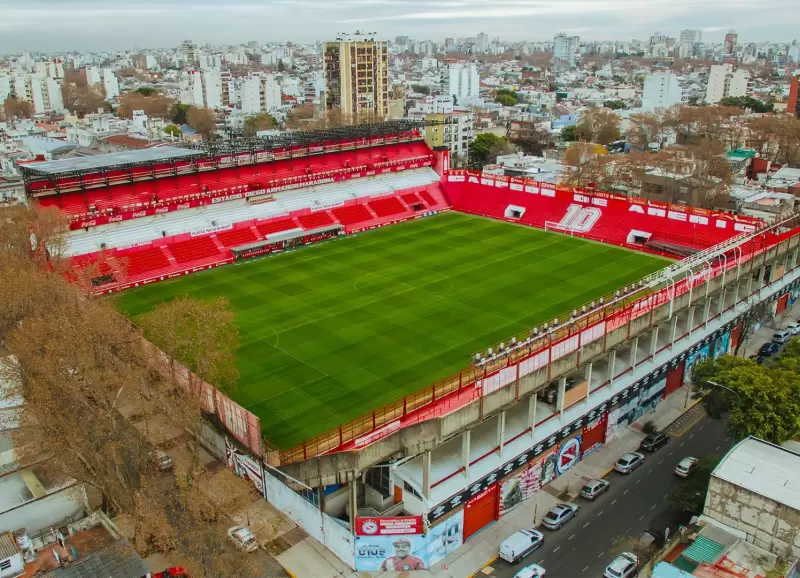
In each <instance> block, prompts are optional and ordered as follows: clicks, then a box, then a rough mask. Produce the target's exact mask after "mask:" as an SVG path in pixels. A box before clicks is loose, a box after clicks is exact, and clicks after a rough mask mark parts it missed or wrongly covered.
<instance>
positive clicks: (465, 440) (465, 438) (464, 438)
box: [461, 429, 472, 477]
mask: <svg viewBox="0 0 800 578" xmlns="http://www.w3.org/2000/svg"><path fill="white" fill-rule="evenodd" d="M471 438H472V430H469V429H468V430H467V431H465V432H464V433H463V434H461V466H462V467H463V468H464V475H465V476H467V477H469V444H470V441H472V440H471Z"/></svg>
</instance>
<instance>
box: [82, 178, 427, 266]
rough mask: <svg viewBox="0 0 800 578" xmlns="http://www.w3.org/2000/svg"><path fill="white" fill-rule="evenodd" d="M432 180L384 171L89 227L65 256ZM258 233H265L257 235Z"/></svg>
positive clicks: (395, 190) (401, 191)
mask: <svg viewBox="0 0 800 578" xmlns="http://www.w3.org/2000/svg"><path fill="white" fill-rule="evenodd" d="M438 181H439V175H437V174H436V172H434V171H433V169H431V168H418V169H412V170H409V171H406V172H405V173H402V172H401V173H389V174H385V175H380V176H375V177H367V178H362V179H357V180H352V181H346V182H336V183H328V184H324V185H317V186H313V187H308V188H306V189H298V190H293V191H285V192H282V193H277V194H275V195H274V200H272V201H270V202H262V203H259V204H253V203H249V202H248V200H246V199H237V200H234V201H228V202H224V203H217V204H213V205H207V206H204V207H197V208H189V209H184V210H181V211H172V212H169V213H164V214H160V215H154V216H148V217H142V218H138V219H133V220H129V221H121V222H118V223H112V224H109V225H101V226H97V227H90V228H88V229H87V230H83V229H81V230H73V231H71V232H70V234H69V235H68V236H67V250H68V252H69V254H70V255H82V254H87V253H92V252H95V251H99V250H101V249H102V248H106V249H111V248H114V247H125V246H131V245H137V244H142V243H144V242H147V241H154V240H157V239H162V238H166V237H172V236H175V235H181V234H184V233H187V232H191V231H202V230H208V229H214V228H219V227H221V226H225V225H238V224H240V223H246V222H248V221H253V220H259V221H261V220H266V219H271V218H274V217H278V216H281V217H284V218H285V216H286V215H287V214H290V213H292V212H294V211H307V210H308V209H310V208H316V207H321V206H334V205H336V204H345V203H347V202H348V201H350V202H352V201H354V200H360V199H369V198H374V197H381V196H384V195H387V196H388V195H395V194H405V193H406V192H407V190H406V189H408V188H413V189H417V188H421V187H430V186H432V185H436V186H438ZM402 211H405V209H403V210H402ZM293 226H296V225H293ZM289 228H291V227H289ZM306 228H308V227H306ZM261 234H262V235H263V234H267V233H264V232H263V231H262V232H261Z"/></svg>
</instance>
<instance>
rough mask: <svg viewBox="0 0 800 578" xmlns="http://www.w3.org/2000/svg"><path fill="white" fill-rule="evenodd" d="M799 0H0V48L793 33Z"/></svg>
mask: <svg viewBox="0 0 800 578" xmlns="http://www.w3.org/2000/svg"><path fill="white" fill-rule="evenodd" d="M799 24H800V0H757V1H756V0H440V1H438V2H437V1H424V0H260V1H257V0H230V3H226V2H224V0H138V1H133V2H126V1H123V0H30V1H27V0H14V1H13V3H12V2H9V1H8V0H0V53H8V52H18V51H21V50H32V51H37V50H41V51H65V50H71V49H76V50H81V51H100V50H117V49H126V48H134V47H154V48H155V47H165V46H176V45H177V44H179V43H180V41H181V40H183V39H185V38H189V39H192V40H194V41H195V42H197V43H198V44H205V43H206V42H210V43H212V44H217V43H226V44H238V43H242V42H247V41H250V40H257V41H259V42H274V41H278V42H283V41H287V40H291V41H293V42H301V43H304V42H311V41H314V40H326V39H332V38H333V37H334V36H335V35H336V33H337V32H352V31H355V30H356V29H361V30H366V31H370V32H377V33H378V34H379V35H380V36H383V37H386V38H394V37H395V36H398V35H405V36H410V37H412V38H415V39H431V40H438V41H442V40H443V39H444V38H445V37H459V36H462V37H465V36H474V35H476V34H477V33H478V32H481V31H484V32H486V33H487V34H489V35H490V37H491V38H494V37H497V36H499V37H500V38H502V39H504V40H546V39H552V38H553V36H554V35H555V33H557V32H568V33H572V34H577V35H580V36H581V37H586V38H590V39H620V40H627V39H632V38H637V39H647V38H649V36H650V35H651V34H653V33H654V32H655V31H661V32H664V33H666V34H668V35H670V36H677V35H678V34H679V32H680V30H681V29H683V28H699V29H702V30H703V31H704V40H708V41H711V42H713V41H721V40H722V37H723V36H724V34H725V32H726V31H727V30H728V29H730V28H733V29H735V30H736V31H737V32H738V33H739V39H740V41H743V42H749V41H762V40H770V41H790V40H792V39H793V38H794V37H795V34H796V30H797V29H798V25H799Z"/></svg>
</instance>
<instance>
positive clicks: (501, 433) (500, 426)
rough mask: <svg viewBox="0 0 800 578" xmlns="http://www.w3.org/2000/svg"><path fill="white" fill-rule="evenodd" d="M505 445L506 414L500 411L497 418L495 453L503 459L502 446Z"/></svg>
mask: <svg viewBox="0 0 800 578" xmlns="http://www.w3.org/2000/svg"><path fill="white" fill-rule="evenodd" d="M505 443H506V412H505V411H501V412H500V415H498V416H497V452H498V455H499V456H500V457H501V458H502V457H503V446H504V445H505Z"/></svg>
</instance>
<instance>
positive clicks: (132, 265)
mask: <svg viewBox="0 0 800 578" xmlns="http://www.w3.org/2000/svg"><path fill="white" fill-rule="evenodd" d="M120 257H121V258H122V259H123V261H126V262H127V266H126V268H125V269H126V271H127V273H128V275H129V276H131V277H136V276H139V275H141V274H142V273H147V272H150V271H155V270H156V269H164V268H167V267H169V266H170V264H169V261H168V260H167V256H166V255H165V254H164V251H162V250H161V248H160V247H150V248H147V249H143V250H140V251H132V252H130V253H126V254H124V255H120Z"/></svg>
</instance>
